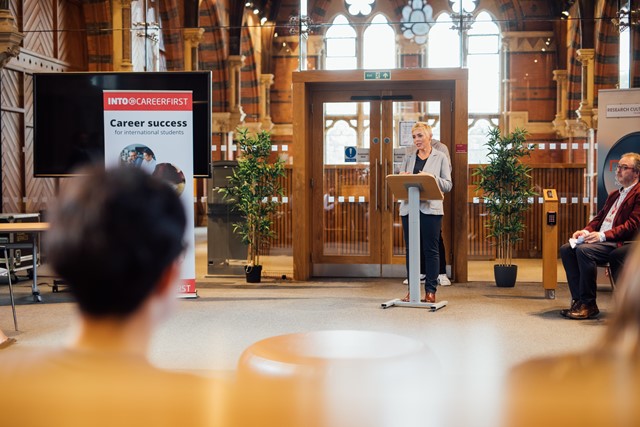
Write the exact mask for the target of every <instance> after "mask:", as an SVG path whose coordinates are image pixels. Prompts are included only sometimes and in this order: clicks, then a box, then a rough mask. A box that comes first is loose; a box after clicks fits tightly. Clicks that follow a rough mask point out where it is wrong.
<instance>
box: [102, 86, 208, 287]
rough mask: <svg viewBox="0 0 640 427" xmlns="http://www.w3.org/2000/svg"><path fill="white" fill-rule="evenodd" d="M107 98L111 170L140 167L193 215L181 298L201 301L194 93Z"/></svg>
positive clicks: (108, 94) (110, 94) (110, 93)
mask: <svg viewBox="0 0 640 427" xmlns="http://www.w3.org/2000/svg"><path fill="white" fill-rule="evenodd" d="M103 98H104V144H105V147H104V154H105V156H104V157H105V166H106V167H118V166H131V167H139V168H140V169H142V170H144V171H146V172H148V173H150V174H151V175H154V176H157V177H159V178H161V179H163V180H164V181H166V182H168V183H169V184H170V185H171V186H172V187H173V188H174V189H175V191H176V192H177V193H178V194H179V195H180V200H182V203H183V205H184V209H185V212H186V215H187V229H186V231H185V236H184V240H185V244H186V245H187V246H186V249H185V256H184V259H183V261H182V268H181V274H180V278H181V280H182V283H181V286H180V296H181V297H196V296H197V294H196V279H195V277H196V274H195V270H196V268H195V235H194V224H193V109H192V93H191V91H166V92H165V91H122V90H105V91H104V96H103ZM145 226H146V225H145V224H140V232H141V233H144V227H145Z"/></svg>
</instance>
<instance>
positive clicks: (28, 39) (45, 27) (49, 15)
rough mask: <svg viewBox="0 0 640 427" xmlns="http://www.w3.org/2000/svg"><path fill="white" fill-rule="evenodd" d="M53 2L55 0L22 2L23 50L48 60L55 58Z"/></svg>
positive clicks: (28, 0) (27, 0)
mask: <svg viewBox="0 0 640 427" xmlns="http://www.w3.org/2000/svg"><path fill="white" fill-rule="evenodd" d="M55 2H56V0H47V1H42V0H24V1H23V3H22V5H23V6H22V7H23V22H24V31H25V35H24V41H23V46H24V48H25V49H27V50H30V51H32V52H36V53H38V54H40V55H43V56H46V57H48V58H55V57H56V56H55V54H56V49H55V44H54V38H55V37H54V36H55V31H51V30H52V29H55V28H56V25H55V24H56V23H55Z"/></svg>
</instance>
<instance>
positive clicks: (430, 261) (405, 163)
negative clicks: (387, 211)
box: [400, 122, 453, 303]
mask: <svg viewBox="0 0 640 427" xmlns="http://www.w3.org/2000/svg"><path fill="white" fill-rule="evenodd" d="M411 135H412V137H413V143H414V145H415V150H411V151H409V152H408V153H407V154H406V155H405V158H404V159H403V160H402V164H401V165H400V174H401V175H402V174H431V175H433V176H434V177H435V179H436V182H437V183H438V187H439V188H440V191H442V192H443V193H448V192H449V191H451V188H452V187H453V183H452V182H451V165H450V163H449V159H448V158H447V156H446V155H445V154H444V153H443V152H441V151H438V150H434V149H433V147H432V146H431V137H432V136H433V133H432V131H431V126H429V125H428V124H426V123H424V122H416V124H414V125H413V127H412V128H411ZM443 216H444V207H443V203H442V200H428V201H427V200H421V201H420V250H421V251H422V253H423V255H424V263H425V274H426V279H425V284H424V289H425V292H426V295H425V297H424V299H421V301H422V302H430V303H434V302H436V287H437V286H438V273H439V261H440V254H439V247H438V242H439V239H440V227H441V226H442V217H443ZM400 218H401V219H402V230H403V232H404V243H405V246H406V248H407V251H406V252H407V256H406V263H407V277H409V202H408V201H407V200H401V201H400ZM402 300H403V301H409V293H407V296H406V297H405V298H403V299H402Z"/></svg>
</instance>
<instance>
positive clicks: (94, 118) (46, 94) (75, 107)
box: [33, 71, 211, 177]
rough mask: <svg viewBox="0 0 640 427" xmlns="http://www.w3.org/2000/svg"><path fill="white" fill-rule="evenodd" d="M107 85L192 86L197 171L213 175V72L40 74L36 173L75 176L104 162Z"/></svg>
mask: <svg viewBox="0 0 640 427" xmlns="http://www.w3.org/2000/svg"><path fill="white" fill-rule="evenodd" d="M104 90H161V91H172V90H189V91H192V93H193V172H194V175H195V176H197V177H208V176H210V167H209V165H210V160H211V72H209V71H192V72H164V73H163V72H159V73H128V72H104V73H102V72H101V73H36V74H34V75H33V96H34V113H33V126H34V141H33V174H34V176H36V177H54V176H69V175H73V174H74V171H76V170H77V168H79V167H81V166H84V165H86V164H87V163H100V164H104V110H103V91H104ZM79 148H80V149H79ZM78 152H82V153H83V155H77V153H78Z"/></svg>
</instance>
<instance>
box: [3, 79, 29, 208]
mask: <svg viewBox="0 0 640 427" xmlns="http://www.w3.org/2000/svg"><path fill="white" fill-rule="evenodd" d="M22 78H23V77H22V73H21V72H19V71H14V70H9V69H3V70H2V72H1V79H2V85H1V86H2V130H1V133H2V141H1V143H2V211H3V212H16V213H19V212H24V206H23V202H22V195H23V194H24V191H23V190H24V187H23V183H24V179H23V177H24V168H23V165H24V155H23V153H22V147H23V141H24V106H23V91H24V84H23V80H22Z"/></svg>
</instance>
